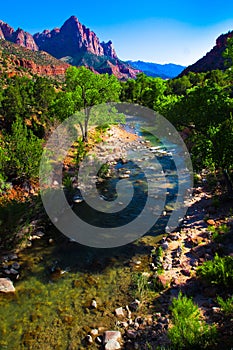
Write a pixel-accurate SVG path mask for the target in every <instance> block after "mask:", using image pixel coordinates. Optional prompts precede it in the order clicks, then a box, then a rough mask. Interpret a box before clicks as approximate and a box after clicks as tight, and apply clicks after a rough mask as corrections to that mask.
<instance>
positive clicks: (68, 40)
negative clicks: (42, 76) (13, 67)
mask: <svg viewBox="0 0 233 350" xmlns="http://www.w3.org/2000/svg"><path fill="white" fill-rule="evenodd" d="M34 40H35V42H36V43H37V45H38V46H39V48H40V50H43V51H47V52H49V53H50V54H51V55H53V56H55V57H56V58H62V57H65V56H71V57H73V56H76V55H78V54H79V53H80V52H86V51H87V52H90V53H92V54H94V55H97V56H104V55H106V56H110V57H112V58H117V55H116V53H115V50H114V49H113V46H112V42H111V41H109V42H108V43H100V41H99V38H98V37H97V36H96V34H95V33H94V32H93V31H91V30H90V29H89V28H86V27H85V26H84V25H83V24H81V23H80V22H79V20H78V19H77V18H76V17H75V16H72V17H70V18H69V19H68V20H67V21H66V22H65V23H64V24H63V26H62V27H61V28H55V29H53V30H52V31H49V30H45V31H43V32H42V33H37V34H35V35H34Z"/></svg>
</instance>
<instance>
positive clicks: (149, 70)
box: [127, 61, 185, 79]
mask: <svg viewBox="0 0 233 350" xmlns="http://www.w3.org/2000/svg"><path fill="white" fill-rule="evenodd" d="M127 63H128V64H130V65H131V66H132V67H134V68H136V69H139V70H141V71H142V72H143V73H145V74H146V75H148V76H150V77H160V78H162V79H170V78H175V77H176V76H177V75H179V74H180V73H181V72H182V71H183V70H184V68H185V67H184V66H180V65H177V64H173V63H168V64H158V63H151V62H143V61H127Z"/></svg>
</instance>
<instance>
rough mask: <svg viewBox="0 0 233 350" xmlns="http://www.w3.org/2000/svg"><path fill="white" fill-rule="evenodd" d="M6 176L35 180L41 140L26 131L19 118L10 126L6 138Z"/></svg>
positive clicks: (40, 151)
mask: <svg viewBox="0 0 233 350" xmlns="http://www.w3.org/2000/svg"><path fill="white" fill-rule="evenodd" d="M6 142H7V154H8V159H9V160H8V168H7V175H8V176H11V177H13V176H16V177H21V178H26V179H30V178H36V177H37V176H38V170H39V164H40V158H41V154H42V140H40V139H39V138H38V137H36V136H35V135H34V134H33V132H32V131H31V130H28V129H27V127H26V125H24V124H23V122H22V120H21V119H20V118H17V119H16V121H15V122H14V123H13V125H12V133H11V135H8V136H7V137H6Z"/></svg>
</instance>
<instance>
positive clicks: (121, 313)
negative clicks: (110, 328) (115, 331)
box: [115, 307, 125, 318]
mask: <svg viewBox="0 0 233 350" xmlns="http://www.w3.org/2000/svg"><path fill="white" fill-rule="evenodd" d="M115 314H116V316H117V317H119V318H120V317H125V314H124V310H123V308H122V307H119V308H117V309H115Z"/></svg>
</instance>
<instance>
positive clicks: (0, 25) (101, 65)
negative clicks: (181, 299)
mask: <svg viewBox="0 0 233 350" xmlns="http://www.w3.org/2000/svg"><path fill="white" fill-rule="evenodd" d="M0 38H1V39H4V40H7V41H11V42H13V43H15V44H17V45H20V46H23V47H25V48H27V49H29V50H32V51H35V52H36V51H45V52H48V53H49V54H50V55H52V56H54V57H55V58H57V59H61V60H62V61H65V62H67V63H70V64H72V65H77V66H79V65H85V66H88V67H90V68H91V69H92V70H94V71H97V72H99V73H109V74H114V75H116V76H117V77H118V78H119V79H127V78H129V77H131V78H135V77H136V75H137V73H138V70H137V69H134V68H132V67H131V66H130V65H129V64H128V63H124V62H122V61H121V60H120V59H119V58H118V57H117V54H116V52H115V50H114V48H113V44H112V42H111V41H108V42H107V43H105V42H100V40H99V38H98V37H97V35H96V34H95V33H94V32H93V31H91V30H90V29H89V28H86V27H85V26H84V25H83V24H81V23H80V22H79V20H78V19H77V18H76V17H75V16H71V17H70V18H69V19H68V20H67V21H65V23H64V24H63V25H62V27H61V28H55V29H53V30H44V31H43V32H42V33H36V34H35V35H33V36H32V35H31V34H30V33H28V32H25V31H24V30H22V29H20V28H18V29H17V30H16V31H15V30H14V29H13V28H12V27H10V26H9V25H8V24H7V23H5V22H3V21H0Z"/></svg>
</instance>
